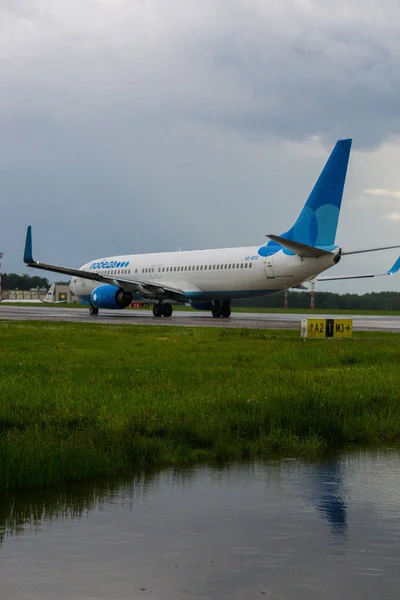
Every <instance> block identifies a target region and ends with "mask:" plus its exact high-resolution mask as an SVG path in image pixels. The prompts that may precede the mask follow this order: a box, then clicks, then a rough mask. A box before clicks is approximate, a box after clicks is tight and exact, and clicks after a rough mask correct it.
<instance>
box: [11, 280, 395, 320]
mask: <svg viewBox="0 0 400 600" xmlns="http://www.w3.org/2000/svg"><path fill="white" fill-rule="evenodd" d="M2 283H3V285H2V288H3V290H16V289H18V290H30V289H32V288H38V287H39V288H49V287H50V283H49V280H48V279H46V277H38V276H37V275H36V276H33V277H30V276H29V275H18V274H17V273H4V275H2ZM57 283H58V284H63V285H66V284H68V283H69V282H68V281H58V282H57ZM310 300H311V298H310V292H288V307H289V309H290V308H309V307H310ZM232 304H233V305H234V306H243V307H246V306H254V307H259V306H263V307H265V308H283V307H284V294H283V292H280V293H279V294H274V295H272V296H258V297H256V298H246V299H242V300H234V301H233V302H232ZM315 307H316V308H317V309H318V308H327V309H333V310H399V311H400V292H372V293H370V294H363V295H362V296H360V295H358V294H333V293H331V292H315Z"/></svg>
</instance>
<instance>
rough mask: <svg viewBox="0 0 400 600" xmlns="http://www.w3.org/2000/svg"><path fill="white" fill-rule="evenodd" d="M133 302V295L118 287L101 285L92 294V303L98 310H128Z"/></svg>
mask: <svg viewBox="0 0 400 600" xmlns="http://www.w3.org/2000/svg"><path fill="white" fill-rule="evenodd" d="M131 302H132V294H131V293H130V292H125V291H124V290H123V289H122V288H119V287H117V286H116V285H109V284H105V285H99V287H97V288H95V289H94V290H93V292H92V293H91V294H90V303H91V304H92V305H93V306H95V307H96V308H126V307H127V306H129V304H130V303H131Z"/></svg>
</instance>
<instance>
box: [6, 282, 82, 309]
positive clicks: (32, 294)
mask: <svg viewBox="0 0 400 600" xmlns="http://www.w3.org/2000/svg"><path fill="white" fill-rule="evenodd" d="M47 291H48V290H47V289H46V288H41V289H38V288H34V289H31V290H29V291H25V290H4V291H3V300H8V301H9V302H13V301H14V302H27V301H29V302H34V301H35V300H36V302H40V301H41V300H44V298H45V296H46V294H47ZM54 301H55V302H63V301H64V302H67V303H68V304H79V298H78V297H77V296H74V294H72V293H71V290H70V289H69V285H68V284H59V283H56V284H55V289H54Z"/></svg>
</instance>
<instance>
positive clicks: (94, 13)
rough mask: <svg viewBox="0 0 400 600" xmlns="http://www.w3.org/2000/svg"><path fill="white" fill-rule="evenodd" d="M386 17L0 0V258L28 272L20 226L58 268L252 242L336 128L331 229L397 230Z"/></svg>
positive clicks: (288, 212) (396, 52)
mask: <svg viewBox="0 0 400 600" xmlns="http://www.w3.org/2000/svg"><path fill="white" fill-rule="evenodd" d="M399 27H400V8H399V7H398V2H397V0H380V2H379V3H378V2H376V1H372V0H350V2H349V1H348V0H315V1H314V0H286V1H285V2H282V0H168V1H166V0H68V2H66V1H65V0H0V131H1V135H0V188H1V197H0V206H1V209H2V210H1V217H0V251H3V252H4V258H3V270H4V271H6V272H11V271H16V272H27V270H26V269H25V268H24V265H23V262H22V251H23V244H24V238H25V230H26V226H27V225H28V224H32V225H33V233H34V250H35V254H36V257H37V258H38V259H40V260H46V261H47V262H56V263H59V264H65V265H69V266H79V265H81V264H82V263H84V262H86V261H88V260H90V259H92V258H95V257H100V256H107V255H110V254H118V253H136V252H137V253H140V252H152V251H154V252H157V251H164V250H175V249H178V248H180V247H182V248H183V249H196V248H207V247H222V246H240V245H247V244H262V243H264V242H265V234H267V233H276V234H279V233H281V232H282V231H285V230H286V229H288V227H290V226H291V224H292V222H293V220H294V219H295V218H296V217H297V214H298V213H299V211H300V209H301V207H302V205H303V203H304V201H305V200H306V198H307V196H308V194H309V191H310V190H311V188H312V186H313V184H314V182H315V179H316V178H317V176H318V174H319V172H320V169H321V168H322V166H323V164H324V162H325V160H326V158H327V156H328V155H329V152H330V150H331V148H332V147H333V145H334V143H335V141H336V140H337V139H338V138H341V137H352V138H353V140H354V141H353V152H352V156H351V158H350V164H349V171H348V178H347V184H346V190H345V196H344V199H343V205H342V213H341V219H340V222H339V229H338V236H337V242H338V243H340V244H341V245H342V246H343V247H344V248H346V249H354V248H358V247H365V246H369V245H372V246H374V245H384V244H396V243H400V137H399V136H400V103H399V98H400V68H399V67H400V36H399V30H400V29H399ZM399 254H400V252H399ZM397 255H398V253H397V251H396V250H392V251H388V252H381V253H375V254H370V255H361V256H358V257H348V258H347V259H346V261H345V259H343V260H342V262H341V263H340V265H338V266H337V267H336V268H335V270H334V271H332V274H334V272H335V274H340V273H358V272H370V271H371V270H372V271H377V272H380V271H382V270H385V269H386V268H388V267H389V266H391V264H392V262H394V260H395V258H396V257H397ZM30 273H31V274H33V273H32V271H30ZM49 278H50V279H51V275H49ZM322 289H326V290H331V291H339V290H342V291H360V292H367V291H380V290H381V289H391V290H396V291H400V276H399V277H398V278H395V277H391V278H386V279H385V278H383V279H381V280H379V279H376V280H366V281H361V282H360V281H357V282H343V283H342V284H340V285H339V284H337V283H336V284H332V283H331V284H328V283H326V284H324V286H323V288H322Z"/></svg>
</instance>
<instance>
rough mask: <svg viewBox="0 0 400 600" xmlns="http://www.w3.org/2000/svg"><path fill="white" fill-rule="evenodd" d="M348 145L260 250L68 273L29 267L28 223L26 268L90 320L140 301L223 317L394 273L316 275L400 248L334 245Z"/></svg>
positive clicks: (159, 308)
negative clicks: (66, 282)
mask: <svg viewBox="0 0 400 600" xmlns="http://www.w3.org/2000/svg"><path fill="white" fill-rule="evenodd" d="M351 144H352V140H351V139H343V140H339V141H338V142H337V143H336V145H335V147H334V148H333V150H332V152H331V155H330V156H329V158H328V160H327V162H326V164H325V166H324V168H323V169H322V171H321V174H320V176H319V178H318V180H317V182H316V183H315V185H314V187H313V189H312V191H311V194H310V196H309V197H308V199H307V201H306V203H305V204H304V206H303V208H302V210H301V212H300V214H299V216H298V218H297V220H296V221H295V223H294V224H293V226H292V227H291V228H290V229H289V230H288V231H286V232H285V233H282V234H281V235H279V236H277V235H273V234H268V235H267V236H266V237H268V238H269V241H268V242H267V243H264V244H262V245H257V246H252V247H242V248H220V249H213V250H190V251H182V250H180V251H179V252H162V253H154V254H135V255H124V256H109V257H106V258H97V259H95V260H92V261H90V262H88V263H85V264H84V265H83V266H82V267H80V268H79V269H74V268H69V267H62V266H58V265H53V264H46V263H42V262H37V261H35V260H34V259H33V254H32V228H31V226H30V225H29V226H28V229H27V234H26V242H25V252H24V262H25V264H26V265H27V266H28V267H33V268H35V269H43V270H46V271H53V272H55V273H62V274H63V275H70V276H71V277H72V279H71V282H70V289H71V291H72V293H73V294H75V295H76V296H78V297H79V298H80V299H81V301H82V302H83V303H87V304H88V305H89V307H90V308H89V310H90V314H92V315H97V314H98V312H99V309H123V308H126V307H127V306H129V305H130V304H131V302H132V301H133V300H136V299H145V300H146V301H150V302H152V303H153V315H154V317H158V318H159V317H162V316H163V317H170V316H171V315H172V312H173V308H172V304H171V302H175V303H178V304H179V303H181V304H187V303H190V305H191V306H192V307H193V308H195V309H199V310H210V311H211V313H212V316H213V317H216V318H218V317H223V318H228V317H230V315H231V301H232V300H233V299H240V298H246V297H252V296H259V295H267V294H273V293H277V292H281V291H283V290H287V289H290V288H300V289H304V282H309V281H313V280H316V281H323V280H325V281H327V280H333V279H336V280H338V279H352V278H358V277H376V276H379V275H393V274H394V273H396V272H397V271H398V270H399V269H400V257H399V258H398V259H397V261H396V262H395V263H394V265H393V266H392V267H391V269H389V270H388V271H385V272H384V273H372V274H366V275H354V276H351V275H350V276H349V275H345V276H337V277H318V275H320V273H322V272H324V271H326V270H327V269H330V268H331V267H333V266H334V265H336V264H337V263H338V262H339V261H340V260H341V258H342V257H343V256H348V255H351V254H358V253H362V252H374V251H378V250H389V249H392V248H399V247H400V244H399V245H396V246H384V247H379V248H364V249H360V250H353V251H346V250H343V249H342V247H341V246H337V245H335V237H336V229H337V224H338V219H339V213H340V208H341V203H342V196H343V190H344V184H345V179H346V173H347V165H348V160H349V156H350V149H351Z"/></svg>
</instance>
